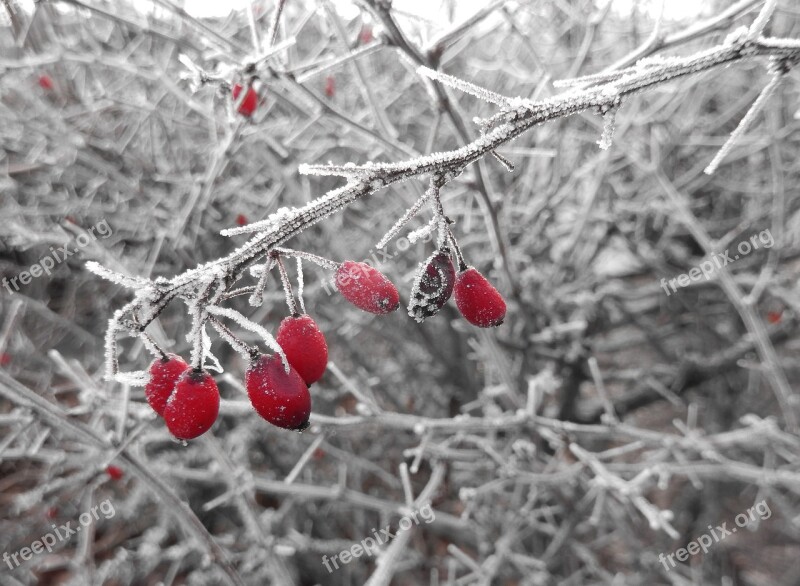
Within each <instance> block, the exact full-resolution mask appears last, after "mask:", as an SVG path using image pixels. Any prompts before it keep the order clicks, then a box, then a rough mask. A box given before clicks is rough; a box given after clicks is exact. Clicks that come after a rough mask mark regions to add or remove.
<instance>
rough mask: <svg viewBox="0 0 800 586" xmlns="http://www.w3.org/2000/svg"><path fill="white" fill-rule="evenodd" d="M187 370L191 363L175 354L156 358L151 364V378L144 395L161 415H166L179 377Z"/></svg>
mask: <svg viewBox="0 0 800 586" xmlns="http://www.w3.org/2000/svg"><path fill="white" fill-rule="evenodd" d="M187 370H189V365H188V364H186V362H185V361H184V360H183V358H181V357H180V356H177V355H175V354H167V357H166V358H156V359H155V360H153V363H152V364H151V365H150V380H149V381H148V382H147V385H146V386H145V387H144V396H145V397H146V398H147V402H148V403H150V406H151V407H152V408H153V411H155V412H156V413H158V414H159V415H164V407H166V405H167V399H169V396H170V395H171V394H172V391H174V390H175V384H176V383H177V382H178V378H179V377H180V376H181V375H182V374H183V373H184V372H186V371H187Z"/></svg>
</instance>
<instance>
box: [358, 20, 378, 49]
mask: <svg viewBox="0 0 800 586" xmlns="http://www.w3.org/2000/svg"><path fill="white" fill-rule="evenodd" d="M373 38H374V36H373V34H372V27H371V26H369V25H368V24H365V25H364V26H363V27H361V32H360V33H359V34H358V40H359V41H361V43H362V44H364V45H366V44H367V43H371V42H372V39H373Z"/></svg>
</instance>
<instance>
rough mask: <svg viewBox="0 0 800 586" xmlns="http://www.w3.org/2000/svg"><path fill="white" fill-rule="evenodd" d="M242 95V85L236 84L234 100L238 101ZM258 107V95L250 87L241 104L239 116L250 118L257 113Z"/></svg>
mask: <svg viewBox="0 0 800 586" xmlns="http://www.w3.org/2000/svg"><path fill="white" fill-rule="evenodd" d="M240 93H242V84H240V83H236V84H234V85H233V99H234V100H238V98H239V94H240ZM256 106H258V94H257V93H256V90H254V89H253V88H252V87H248V88H247V91H246V92H245V94H244V98H242V102H241V103H240V104H239V114H241V115H242V116H247V117H250V116H252V115H253V112H255V111H256Z"/></svg>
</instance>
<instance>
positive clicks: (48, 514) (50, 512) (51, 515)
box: [45, 507, 58, 519]
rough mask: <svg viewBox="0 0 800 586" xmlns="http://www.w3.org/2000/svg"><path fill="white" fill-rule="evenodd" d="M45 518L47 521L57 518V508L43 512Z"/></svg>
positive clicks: (50, 508) (49, 508)
mask: <svg viewBox="0 0 800 586" xmlns="http://www.w3.org/2000/svg"><path fill="white" fill-rule="evenodd" d="M45 516H46V517H47V518H48V519H55V518H57V517H58V507H48V509H47V511H46V512H45Z"/></svg>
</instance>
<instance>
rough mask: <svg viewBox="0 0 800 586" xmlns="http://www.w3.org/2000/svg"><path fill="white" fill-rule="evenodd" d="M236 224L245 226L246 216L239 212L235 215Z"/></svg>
mask: <svg viewBox="0 0 800 586" xmlns="http://www.w3.org/2000/svg"><path fill="white" fill-rule="evenodd" d="M236 225H237V226H245V225H247V216H245V215H244V214H239V215H237V216H236Z"/></svg>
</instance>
